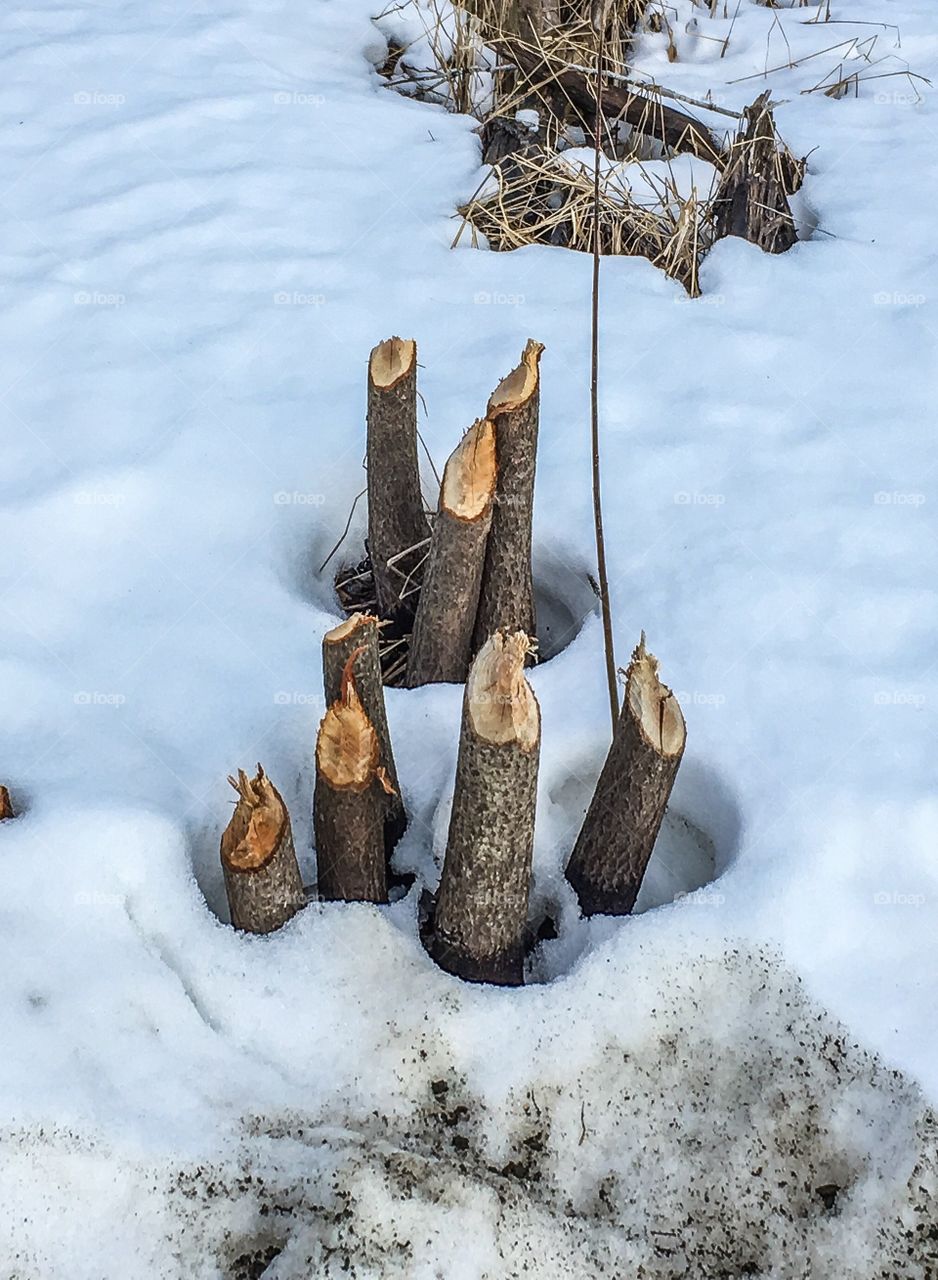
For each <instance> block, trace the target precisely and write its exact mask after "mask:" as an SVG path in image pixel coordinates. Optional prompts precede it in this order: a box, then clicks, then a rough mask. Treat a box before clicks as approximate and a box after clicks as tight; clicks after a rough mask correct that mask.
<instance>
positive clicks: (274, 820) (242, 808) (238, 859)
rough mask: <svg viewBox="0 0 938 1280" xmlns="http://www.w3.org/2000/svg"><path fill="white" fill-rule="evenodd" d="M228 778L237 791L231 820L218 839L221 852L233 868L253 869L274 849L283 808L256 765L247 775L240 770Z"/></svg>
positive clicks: (262, 864)
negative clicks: (253, 771) (251, 772)
mask: <svg viewBox="0 0 938 1280" xmlns="http://www.w3.org/2000/svg"><path fill="white" fill-rule="evenodd" d="M228 781H229V782H230V783H231V785H232V786H233V787H234V789H235V791H236V792H237V793H238V802H237V804H236V805H235V811H234V813H233V814H232V815H231V821H230V822H229V823H228V826H227V827H226V828H225V831H224V833H223V835H222V838H221V854H222V858H223V859H224V861H225V862H226V863H227V864H228V866H229V867H232V868H234V869H235V870H236V871H256V870H258V868H260V867H263V866H264V864H265V863H267V862H269V861H270V859H271V858H272V857H273V855H274V854H275V853H276V851H277V846H278V844H279V842H280V838H281V834H282V832H283V825H284V823H285V822H286V820H287V810H286V806H285V805H284V803H283V801H282V800H281V798H280V795H279V793H278V792H277V789H276V787H275V786H274V785H273V783H272V782H271V781H270V779H269V778H268V777H267V775H266V774H265V773H264V770H263V769H262V768H261V766H260V765H258V766H257V773H256V774H255V776H254V777H253V778H249V777H248V776H247V774H246V773H245V772H244V770H243V769H239V770H238V776H237V778H232V777H229V778H228Z"/></svg>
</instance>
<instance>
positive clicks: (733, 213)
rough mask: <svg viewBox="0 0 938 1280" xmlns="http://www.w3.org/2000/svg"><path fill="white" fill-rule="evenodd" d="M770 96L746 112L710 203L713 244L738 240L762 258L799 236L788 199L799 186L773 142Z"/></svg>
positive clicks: (789, 160)
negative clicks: (725, 239) (760, 251)
mask: <svg viewBox="0 0 938 1280" xmlns="http://www.w3.org/2000/svg"><path fill="white" fill-rule="evenodd" d="M770 100H771V95H770V94H769V92H768V91H766V92H765V93H763V94H761V95H760V96H759V97H758V98H757V99H756V100H755V102H754V103H753V104H752V106H751V107H747V109H746V113H745V114H746V121H745V124H744V125H743V127H742V129H741V130H740V132H739V134H738V135H737V137H736V140H735V142H734V143H733V144H732V146H731V148H730V153H729V158H728V162H727V165H726V169H725V171H724V173H723V177H722V179H721V180H720V185H719V187H718V189H717V193H716V195H715V197H714V201H713V212H714V239H716V240H720V239H722V238H723V237H724V236H740V237H741V238H742V239H743V240H749V241H750V242H751V243H752V244H756V245H758V246H759V248H760V249H764V250H765V252H766V253H784V252H785V251H786V250H787V249H790V248H791V247H792V245H794V244H795V243H797V240H798V235H797V232H796V230H795V221H794V218H793V217H792V212H791V205H790V204H789V203H788V196H789V195H790V194H792V192H793V191H795V190H796V189H797V187H796V186H795V185H793V184H794V183H796V182H797V183H798V185H800V170H799V167H798V165H797V163H795V162H794V160H793V157H792V156H791V153H790V152H788V151H787V150H781V149H780V148H779V147H778V145H777V143H776V136H775V120H774V118H773V115H772V109H771V107H770V106H769V102H770Z"/></svg>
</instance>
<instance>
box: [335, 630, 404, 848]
mask: <svg viewBox="0 0 938 1280" xmlns="http://www.w3.org/2000/svg"><path fill="white" fill-rule="evenodd" d="M353 655H354V658H355V661H354V663H353V665H352V675H353V677H354V680H355V691H356V693H357V694H358V696H359V698H360V699H361V704H362V707H363V708H364V711H365V715H366V716H367V717H368V719H369V720H370V721H371V724H372V727H373V728H374V731H375V733H376V734H377V735H378V751H379V756H380V762H381V765H382V766H383V768H384V772H385V774H386V776H387V780H388V783H389V784H390V786H391V792H390V794H388V795H386V797H385V808H386V818H385V849H386V853H387V856H388V858H390V856H391V854H392V853H393V852H394V849H395V846H396V845H397V842H398V841H399V840H400V838H401V836H402V835H403V834H404V832H405V831H406V829H407V814H406V813H405V811H404V802H403V800H402V799H401V795H400V787H399V786H398V781H397V767H396V765H395V763H394V751H393V748H392V746H391V731H390V729H389V728H388V716H387V709H386V707H385V702H384V684H383V682H382V679H381V659H380V656H379V652H378V619H377V618H375V617H373V616H372V615H371V614H367V613H353V614H352V616H351V617H350V618H349V619H348V620H347V621H346V622H343V623H341V625H340V626H338V627H334V628H333V630H332V631H328V632H327V633H326V634H325V635H324V636H323V640H322V676H323V687H324V689H325V694H326V706H327V707H329V706H331V705H332V704H333V703H334V702H337V701H339V700H340V698H341V697H342V676H343V673H344V671H345V668H346V665H347V663H348V661H349V658H351V657H352V656H353Z"/></svg>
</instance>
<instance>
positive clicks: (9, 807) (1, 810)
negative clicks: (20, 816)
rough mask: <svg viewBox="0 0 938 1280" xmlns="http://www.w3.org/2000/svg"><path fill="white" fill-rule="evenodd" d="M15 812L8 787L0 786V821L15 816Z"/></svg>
mask: <svg viewBox="0 0 938 1280" xmlns="http://www.w3.org/2000/svg"><path fill="white" fill-rule="evenodd" d="M15 817H16V814H15V813H14V812H13V801H12V800H11V799H10V793H9V791H7V789H6V787H0V822H4V821H6V819H7V818H15Z"/></svg>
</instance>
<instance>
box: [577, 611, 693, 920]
mask: <svg viewBox="0 0 938 1280" xmlns="http://www.w3.org/2000/svg"><path fill="white" fill-rule="evenodd" d="M686 737H687V734H686V729H685V726H684V717H683V715H682V714H681V708H680V706H679V705H678V701H677V698H675V696H674V694H673V693H672V692H671V690H670V689H669V688H668V687H667V686H666V685H664V684H662V683H661V681H660V680H659V679H658V660H657V658H655V656H654V655H653V654H651V653H648V652H647V651H646V649H645V637H644V636H642V640H641V643H640V644H639V646H638V648H637V649H636V650H635V652H634V654H633V655H632V661H631V663H630V665H629V669H628V672H627V674H626V684H625V698H624V700H623V703H622V711H621V713H620V715H619V721H618V724H617V725H616V733H615V738H614V739H613V743H612V746H611V747H610V749H609V754H608V756H607V757H606V763H605V764H604V765H603V770H602V773H601V774H600V775H599V781H598V782H597V784H596V790H595V792H594V794H593V799H592V802H591V803H590V807H589V809H588V811H587V814H586V818H585V820H584V822H583V828H582V830H581V831H580V835H579V838H578V839H577V842H576V845H575V846H574V849H573V853H572V854H571V855H570V861H569V863H568V864H567V879H568V880H569V881H570V883H571V885H572V886H573V888H574V889H575V890H576V894H577V897H578V898H579V900H580V907H581V908H582V911H583V914H584V915H586V916H592V915H611V916H622V915H628V914H629V913H630V912H631V910H632V908H633V906H634V905H635V899H636V898H637V897H638V891H639V889H640V888H641V887H642V879H643V877H644V875H645V868H646V867H647V866H648V860H649V858H650V857H651V854H652V850H653V849H654V847H655V840H656V838H657V836H658V831H659V830H660V827H661V823H662V820H663V818H664V813H665V809H666V808H667V804H668V798H669V797H670V795H671V788H672V787H673V786H674V779H675V777H676V776H677V771H678V766H679V765H680V763H681V757H682V756H683V754H684V744H685V741H686Z"/></svg>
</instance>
